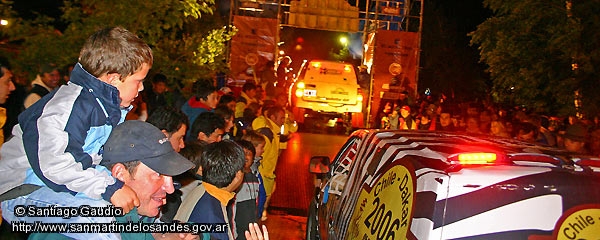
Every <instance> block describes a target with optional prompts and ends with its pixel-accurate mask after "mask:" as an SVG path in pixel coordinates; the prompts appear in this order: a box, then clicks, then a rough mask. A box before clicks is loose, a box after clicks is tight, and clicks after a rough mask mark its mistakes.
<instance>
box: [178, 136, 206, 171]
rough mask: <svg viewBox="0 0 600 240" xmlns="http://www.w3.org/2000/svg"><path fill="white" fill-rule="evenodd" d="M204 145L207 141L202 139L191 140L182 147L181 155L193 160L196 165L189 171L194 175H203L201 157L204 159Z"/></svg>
mask: <svg viewBox="0 0 600 240" xmlns="http://www.w3.org/2000/svg"><path fill="white" fill-rule="evenodd" d="M204 146H206V143H204V142H200V141H189V142H186V143H185V148H183V149H181V152H179V154H181V156H183V157H185V158H187V159H188V160H190V162H192V163H193V164H194V165H195V167H194V168H191V169H190V170H189V171H188V172H189V173H190V174H191V175H192V176H194V175H202V165H200V164H202V163H201V161H200V159H202V152H204Z"/></svg>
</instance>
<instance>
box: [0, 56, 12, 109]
mask: <svg viewBox="0 0 600 240" xmlns="http://www.w3.org/2000/svg"><path fill="white" fill-rule="evenodd" d="M12 78H13V74H12V72H11V71H10V69H9V68H8V67H7V66H4V65H2V64H0V104H4V103H5V102H6V99H8V96H9V95H10V92H12V91H14V90H15V84H14V83H13V81H12Z"/></svg>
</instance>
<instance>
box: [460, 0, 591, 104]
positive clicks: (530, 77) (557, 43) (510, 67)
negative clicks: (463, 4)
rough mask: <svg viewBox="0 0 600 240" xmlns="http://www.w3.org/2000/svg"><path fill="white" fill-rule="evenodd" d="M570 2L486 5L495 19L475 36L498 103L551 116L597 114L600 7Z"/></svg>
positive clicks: (504, 0)
mask: <svg viewBox="0 0 600 240" xmlns="http://www.w3.org/2000/svg"><path fill="white" fill-rule="evenodd" d="M566 2H567V4H565V1H564V0H518V1H517V0H484V4H485V6H486V7H487V8H489V9H491V10H492V11H493V17H491V18H489V19H487V20H486V21H485V22H483V23H482V24H480V25H479V26H478V27H477V30H475V31H474V32H472V33H471V34H470V36H471V37H472V40H471V43H472V44H474V45H478V46H479V50H480V55H481V61H482V62H484V63H485V64H487V66H488V68H487V70H488V72H489V74H490V76H491V79H492V81H493V89H492V95H493V97H494V99H495V100H497V101H499V102H504V103H510V104H519V105H524V106H526V107H528V108H530V109H534V110H537V111H540V112H546V113H550V114H575V113H576V112H578V111H579V112H582V113H585V114H588V115H589V114H595V113H597V112H598V110H599V103H600V102H599V101H598V100H599V97H598V94H597V93H598V92H599V90H600V85H599V84H598V74H599V72H598V70H596V66H597V65H598V63H599V61H600V58H599V57H600V48H599V47H600V46H599V44H600V42H599V41H598V39H600V38H599V37H600V36H599V34H600V21H599V20H600V15H598V14H597V13H598V11H600V1H570V0H568V1H566ZM569 2H572V4H568V3H569ZM575 92H579V96H580V98H581V99H580V100H581V102H582V106H581V108H580V109H576V107H575V104H574V102H575V100H576V97H575V96H576V94H575Z"/></svg>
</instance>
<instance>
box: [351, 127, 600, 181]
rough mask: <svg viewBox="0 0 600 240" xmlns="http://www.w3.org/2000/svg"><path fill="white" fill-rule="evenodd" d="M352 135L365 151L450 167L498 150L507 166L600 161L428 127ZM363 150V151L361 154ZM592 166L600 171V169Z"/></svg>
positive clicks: (557, 165) (365, 130) (555, 149)
mask: <svg viewBox="0 0 600 240" xmlns="http://www.w3.org/2000/svg"><path fill="white" fill-rule="evenodd" d="M351 137H358V138H360V139H362V140H363V141H367V144H363V147H364V148H365V149H363V151H362V152H363V154H372V153H375V152H384V151H381V149H385V152H387V153H400V152H401V151H402V152H403V153H405V152H408V151H410V152H412V154H411V153H406V155H412V156H420V157H423V158H431V159H437V160H439V161H441V162H442V163H444V164H447V165H440V166H439V168H447V167H448V165H450V164H451V162H452V161H451V160H452V159H453V158H454V157H456V156H457V155H458V154H461V153H495V154H497V155H498V157H499V159H500V160H501V161H503V164H504V165H506V164H509V165H524V166H548V167H552V166H553V167H565V166H574V167H575V166H576V167H580V166H578V165H577V164H576V163H577V162H579V161H581V160H586V161H583V162H588V161H589V160H592V162H594V160H599V162H598V163H600V158H597V157H593V156H585V155H577V154H574V153H572V152H568V151H566V150H562V149H558V148H553V147H548V146H541V145H536V144H532V143H527V142H523V141H519V140H515V139H510V138H500V137H495V136H489V135H472V134H466V133H456V132H440V131H427V130H378V129H362V130H357V131H355V132H354V133H352V134H351ZM360 152H361V151H360V150H359V153H358V154H360ZM395 158H396V159H397V158H399V157H397V156H396V157H395ZM500 160H498V161H500ZM592 169H593V170H596V171H598V172H600V168H597V167H596V168H592ZM440 170H442V169H440ZM446 170H447V169H446Z"/></svg>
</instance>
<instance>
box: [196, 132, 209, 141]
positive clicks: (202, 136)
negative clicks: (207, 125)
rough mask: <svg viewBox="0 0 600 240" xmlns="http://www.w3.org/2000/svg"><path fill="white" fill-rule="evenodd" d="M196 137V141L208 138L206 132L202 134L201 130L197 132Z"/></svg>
mask: <svg viewBox="0 0 600 240" xmlns="http://www.w3.org/2000/svg"><path fill="white" fill-rule="evenodd" d="M196 139H197V140H198V141H206V139H208V136H206V134H204V133H203V132H198V136H197V137H196Z"/></svg>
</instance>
